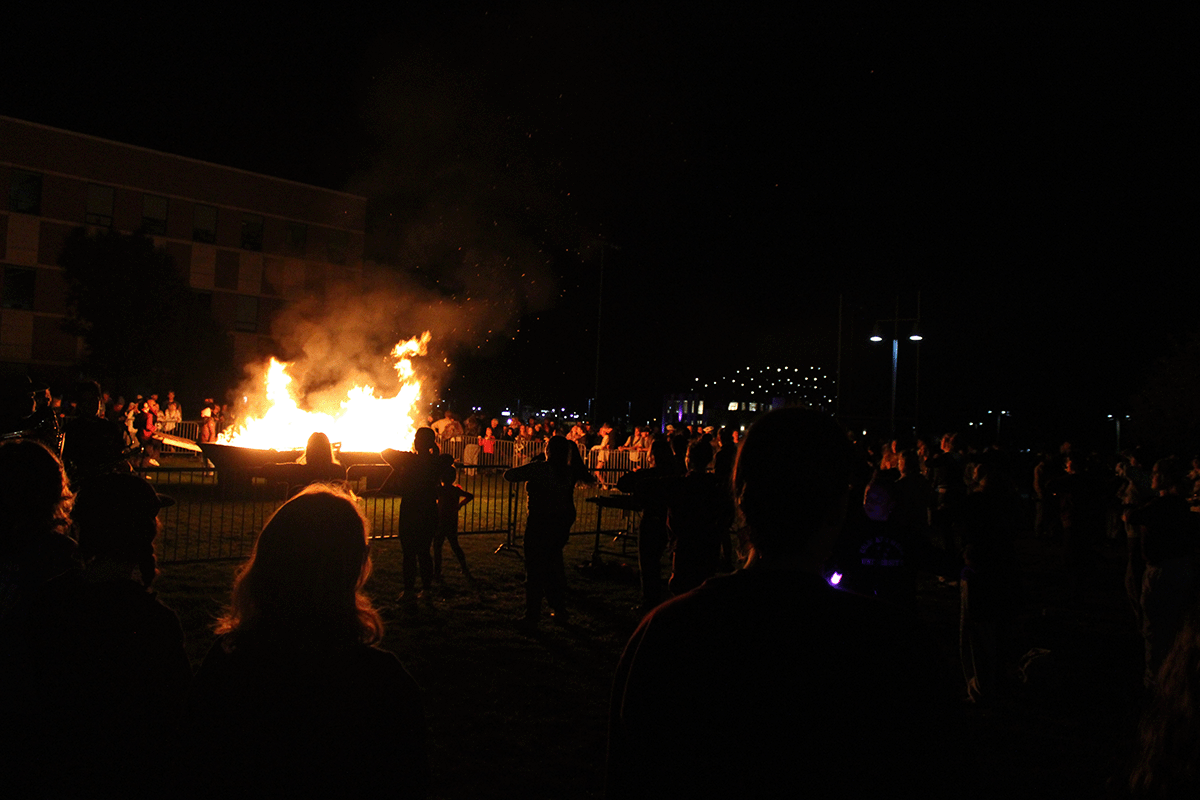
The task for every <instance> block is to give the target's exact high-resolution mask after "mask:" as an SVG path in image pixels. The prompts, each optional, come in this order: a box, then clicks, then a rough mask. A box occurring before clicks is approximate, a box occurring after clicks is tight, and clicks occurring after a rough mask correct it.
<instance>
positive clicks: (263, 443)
mask: <svg viewBox="0 0 1200 800" xmlns="http://www.w3.org/2000/svg"><path fill="white" fill-rule="evenodd" d="M429 338H430V336H429V331H425V333H423V334H421V336H420V337H416V336H414V337H413V338H411V339H409V340H408V341H407V342H401V343H399V344H397V345H396V346H395V347H394V348H393V349H392V358H393V359H394V360H395V369H396V374H397V375H398V376H399V377H400V391H399V392H397V393H396V395H395V396H394V397H376V396H375V388H374V387H373V386H355V387H354V388H352V389H351V390H350V391H348V392H347V393H346V398H345V399H344V400H342V401H341V402H340V404H339V405H340V407H339V408H337V409H326V410H318V411H304V410H302V409H301V408H300V405H299V403H298V402H297V399H296V397H294V396H293V394H292V390H291V389H290V388H289V386H290V384H291V383H292V376H291V375H290V374H288V367H289V365H288V364H285V363H282V362H279V361H276V360H275V359H274V358H272V359H271V364H270V366H269V367H268V369H267V376H266V387H265V388H266V399H267V403H269V408H268V410H267V412H266V413H265V414H263V415H262V416H261V417H250V418H249V419H246V420H244V421H242V423H241V424H240V425H238V426H237V427H236V428H232V429H230V430H228V431H225V432H224V433H222V434H220V435H219V436H218V437H217V442H218V443H220V444H231V445H237V446H238V447H252V448H256V449H260V450H296V449H299V450H303V449H304V446H305V444H307V442H308V437H309V436H310V435H312V434H313V433H314V432H317V431H320V432H322V433H324V434H326V435H327V436H328V437H329V440H330V441H331V442H334V443H337V442H341V449H342V450H345V451H347V452H364V453H378V452H379V451H380V450H384V449H386V448H389V447H391V448H394V449H396V450H409V449H411V448H412V441H413V433H414V432H415V431H416V427H417V426H416V424H415V423H414V421H413V416H414V415H416V414H418V413H419V410H418V408H417V401H418V400H419V399H420V396H421V382H420V381H418V380H417V378H416V375H415V373H414V370H413V365H412V358H413V357H414V356H423V355H425V352H426V346H427V345H428V344H429Z"/></svg>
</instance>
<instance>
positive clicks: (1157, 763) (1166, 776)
mask: <svg viewBox="0 0 1200 800" xmlns="http://www.w3.org/2000/svg"><path fill="white" fill-rule="evenodd" d="M1197 696H1200V607H1198V606H1197V604H1196V603H1195V602H1193V604H1192V607H1191V609H1190V611H1189V613H1188V615H1187V620H1186V622H1185V623H1184V625H1183V628H1182V630H1181V631H1180V633H1179V635H1178V636H1177V637H1176V638H1175V643H1174V645H1173V646H1172V647H1171V649H1170V651H1169V653H1168V654H1167V656H1166V659H1165V660H1164V661H1163V664H1162V667H1161V668H1160V669H1159V670H1158V672H1157V673H1156V675H1155V691H1154V694H1153V697H1152V700H1151V704H1150V706H1149V708H1147V709H1146V712H1145V714H1144V715H1143V716H1142V721H1141V725H1140V730H1139V734H1140V736H1139V742H1138V753H1137V756H1136V759H1135V761H1134V765H1133V769H1132V770H1131V771H1130V775H1129V782H1128V789H1129V795H1130V796H1131V797H1133V798H1138V800H1143V799H1144V800H1150V798H1154V800H1170V799H1171V798H1176V797H1196V796H1198V795H1200V716H1197V714H1196V704H1195V698H1196V697H1197Z"/></svg>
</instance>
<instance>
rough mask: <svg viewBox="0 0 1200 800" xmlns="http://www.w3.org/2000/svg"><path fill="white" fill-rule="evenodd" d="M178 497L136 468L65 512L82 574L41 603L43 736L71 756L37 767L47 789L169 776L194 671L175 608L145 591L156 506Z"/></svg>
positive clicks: (82, 494) (100, 787)
mask: <svg viewBox="0 0 1200 800" xmlns="http://www.w3.org/2000/svg"><path fill="white" fill-rule="evenodd" d="M173 502H174V501H172V500H170V499H169V498H166V497H163V496H161V495H159V494H157V493H156V492H155V491H154V489H153V487H151V485H150V484H149V483H147V482H146V480H144V479H143V478H140V477H138V476H136V475H132V474H128V473H126V474H109V475H98V476H96V477H93V478H90V479H89V480H88V481H87V483H86V485H84V487H83V488H82V489H80V491H79V494H78V495H77V497H76V500H75V507H74V509H73V510H72V512H71V514H72V518H73V521H74V524H75V532H76V535H77V537H78V539H79V554H80V556H81V557H82V559H83V562H84V569H83V571H82V572H73V573H68V574H67V575H65V576H63V577H61V578H58V579H56V580H55V581H53V582H52V583H51V585H50V587H48V588H52V589H53V592H52V593H51V594H49V596H47V597H46V598H45V599H44V601H43V603H42V605H41V608H40V609H38V612H37V618H38V621H39V622H38V626H37V631H38V633H39V634H40V635H38V636H37V637H36V641H37V643H38V645H37V656H36V663H37V666H38V681H39V686H40V688H39V692H38V698H39V699H38V723H39V725H40V730H41V732H40V736H39V739H40V740H41V742H42V743H43V747H45V748H46V752H50V753H58V754H63V753H69V754H70V757H69V758H65V759H61V760H58V759H56V761H55V763H53V764H52V766H51V768H50V769H47V770H45V772H44V784H43V785H44V787H45V790H46V791H47V793H48V794H51V795H63V796H68V795H75V796H100V797H112V796H118V795H120V794H122V793H124V792H126V791H127V790H128V786H129V780H130V776H131V775H138V776H140V779H141V780H143V781H145V782H146V785H148V786H158V787H161V786H163V785H164V783H165V781H166V779H167V775H168V771H167V769H166V766H167V764H168V763H169V762H170V759H171V758H172V757H173V756H174V754H175V751H174V745H175V742H174V740H173V737H172V735H171V734H172V732H173V731H174V730H175V729H176V726H177V725H178V723H179V718H180V714H181V712H182V710H183V701H184V695H185V693H186V691H187V687H188V683H189V682H190V681H191V677H192V670H191V666H190V664H189V663H188V659H187V655H186V653H185V651H184V640H183V628H182V627H181V626H180V624H179V618H178V617H177V616H176V615H175V612H174V611H172V610H171V609H169V608H167V607H166V606H164V605H163V604H162V603H161V602H159V600H158V599H157V597H156V595H155V594H154V592H152V591H150V586H151V585H152V584H153V582H154V579H155V577H156V576H157V574H158V571H157V567H156V563H157V562H156V559H155V555H154V539H155V537H156V536H157V535H158V519H157V515H158V511H159V509H160V508H162V507H164V506H166V505H172V504H173Z"/></svg>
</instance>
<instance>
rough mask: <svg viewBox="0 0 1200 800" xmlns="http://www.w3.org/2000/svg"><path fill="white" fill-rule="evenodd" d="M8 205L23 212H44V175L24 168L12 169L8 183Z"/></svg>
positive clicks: (13, 209) (11, 208)
mask: <svg viewBox="0 0 1200 800" xmlns="http://www.w3.org/2000/svg"><path fill="white" fill-rule="evenodd" d="M8 207H9V209H10V210H12V211H19V212H21V213H22V214H41V213H42V176H41V175H39V174H38V173H36V172H26V171H25V170H23V169H14V170H13V171H12V182H11V183H10V184H9V185H8Z"/></svg>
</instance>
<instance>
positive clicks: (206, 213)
mask: <svg viewBox="0 0 1200 800" xmlns="http://www.w3.org/2000/svg"><path fill="white" fill-rule="evenodd" d="M192 239H193V240H195V241H197V242H208V243H209V244H212V243H213V242H215V241H216V240H217V210H216V209H215V208H213V207H212V206H200V205H198V206H196V212H195V214H194V215H193V217H192Z"/></svg>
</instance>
